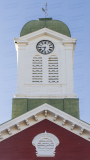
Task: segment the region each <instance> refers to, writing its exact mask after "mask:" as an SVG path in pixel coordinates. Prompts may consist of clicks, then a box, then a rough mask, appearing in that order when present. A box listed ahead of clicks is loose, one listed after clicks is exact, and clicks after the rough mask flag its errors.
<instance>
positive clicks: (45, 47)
mask: <svg viewBox="0 0 90 160" xmlns="http://www.w3.org/2000/svg"><path fill="white" fill-rule="evenodd" d="M36 49H37V51H38V52H39V53H42V54H49V53H51V52H53V50H54V44H53V43H52V42H51V41H48V40H42V41H40V42H38V43H37V45H36Z"/></svg>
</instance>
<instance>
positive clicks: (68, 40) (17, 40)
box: [14, 28, 76, 43]
mask: <svg viewBox="0 0 90 160" xmlns="http://www.w3.org/2000/svg"><path fill="white" fill-rule="evenodd" d="M42 35H48V36H51V37H53V38H56V39H59V40H61V41H62V43H76V38H71V37H68V36H65V35H63V34H61V33H58V32H55V31H53V30H51V29H48V28H43V29H40V30H38V31H35V32H33V33H29V34H27V35H25V36H22V37H19V38H14V41H15V43H23V42H24V43H27V42H28V41H30V40H31V39H34V38H36V37H38V36H42Z"/></svg>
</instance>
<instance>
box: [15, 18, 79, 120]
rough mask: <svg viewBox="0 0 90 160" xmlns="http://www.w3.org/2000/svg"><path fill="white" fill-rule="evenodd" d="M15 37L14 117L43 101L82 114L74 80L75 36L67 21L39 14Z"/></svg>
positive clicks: (77, 116)
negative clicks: (42, 16)
mask: <svg viewBox="0 0 90 160" xmlns="http://www.w3.org/2000/svg"><path fill="white" fill-rule="evenodd" d="M14 41H15V47H16V51H17V93H16V94H15V96H14V97H15V98H13V101H12V118H15V117H17V116H19V115H21V114H23V113H25V112H27V111H29V110H31V109H33V108H36V107H38V106H39V105H41V104H44V103H48V104H50V105H52V106H54V107H56V108H59V109H60V110H62V111H65V112H66V113H69V114H71V115H72V116H74V117H76V118H79V100H78V98H76V95H75V93H74V82H73V69H74V49H75V43H76V38H71V34H70V31H69V29H68V27H67V25H66V24H65V23H63V22H61V21H58V20H52V18H39V19H38V20H36V21H30V22H28V23H26V24H25V25H24V26H23V28H22V30H21V33H20V37H19V38H15V39H14Z"/></svg>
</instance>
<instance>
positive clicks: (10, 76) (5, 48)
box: [0, 0, 90, 124]
mask: <svg viewBox="0 0 90 160" xmlns="http://www.w3.org/2000/svg"><path fill="white" fill-rule="evenodd" d="M46 2H47V3H48V17H52V18H53V19H54V20H60V21H63V22H64V23H65V24H66V25H67V26H68V27H69V29H70V32H71V37H72V38H77V43H76V48H75V54H74V92H75V94H77V97H78V98H79V102H80V103H79V107H80V119H81V120H83V121H85V122H87V123H90V38H89V37H90V0H86V1H85V0H48V1H45V0H33V1H32V0H8V1H7V0H3V1H1V2H0V124H2V123H3V122H5V121H7V120H9V119H11V113H12V98H13V97H14V94H15V93H16V90H17V57H16V50H15V45H14V38H18V37H19V36H20V31H21V29H22V27H23V25H24V24H25V23H27V22H28V21H31V20H38V18H44V12H43V11H42V7H43V8H44V5H45V3H46Z"/></svg>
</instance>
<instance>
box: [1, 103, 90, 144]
mask: <svg viewBox="0 0 90 160" xmlns="http://www.w3.org/2000/svg"><path fill="white" fill-rule="evenodd" d="M45 119H47V120H49V121H51V122H53V123H55V124H57V125H59V126H61V127H63V128H65V129H66V130H69V131H70V132H72V133H74V134H76V135H78V136H80V137H82V138H84V139H86V140H88V141H90V125H89V124H87V123H85V122H83V121H81V120H79V119H76V118H74V117H72V116H71V115H69V114H67V113H65V112H63V111H61V110H59V109H57V108H55V107H53V106H51V105H49V104H46V103H45V104H43V105H41V106H39V107H37V108H35V109H33V110H31V111H28V112H27V113H25V114H23V115H21V116H19V117H17V118H15V119H12V120H10V121H8V122H6V123H4V124H2V125H1V126H0V141H3V140H4V139H7V138H9V137H10V136H13V135H15V134H17V133H18V132H21V131H23V130H25V129H26V128H29V127H31V126H33V125H35V124H36V123H39V122H41V121H42V120H45Z"/></svg>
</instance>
